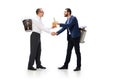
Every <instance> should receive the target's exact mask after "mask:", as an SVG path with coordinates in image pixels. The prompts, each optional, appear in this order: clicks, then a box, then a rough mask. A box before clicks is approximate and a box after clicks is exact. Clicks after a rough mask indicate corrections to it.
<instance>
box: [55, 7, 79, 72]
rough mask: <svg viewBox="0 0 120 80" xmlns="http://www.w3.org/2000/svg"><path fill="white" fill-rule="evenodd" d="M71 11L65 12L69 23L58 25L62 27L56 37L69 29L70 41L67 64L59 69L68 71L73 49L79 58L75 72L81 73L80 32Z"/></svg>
mask: <svg viewBox="0 0 120 80" xmlns="http://www.w3.org/2000/svg"><path fill="white" fill-rule="evenodd" d="M71 13H72V12H71V9H70V8H66V9H65V11H64V17H67V21H66V22H65V24H63V23H58V22H57V24H58V25H60V27H62V28H61V29H60V30H59V31H57V32H56V33H55V34H54V35H59V34H60V33H62V32H63V31H64V30H66V29H67V40H68V47H67V55H66V60H65V63H64V65H63V66H62V67H59V68H58V69H68V64H69V62H70V58H71V52H72V49H73V47H74V48H75V53H76V56H77V66H76V68H75V69H74V71H80V70H81V53H80V45H79V42H80V30H79V25H78V21H77V18H76V17H75V16H73V15H71Z"/></svg>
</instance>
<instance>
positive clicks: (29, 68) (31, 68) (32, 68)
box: [28, 67, 36, 71]
mask: <svg viewBox="0 0 120 80" xmlns="http://www.w3.org/2000/svg"><path fill="white" fill-rule="evenodd" d="M28 70H33V71H35V70H36V69H35V68H34V67H28Z"/></svg>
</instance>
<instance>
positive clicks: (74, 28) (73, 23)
mask: <svg viewBox="0 0 120 80" xmlns="http://www.w3.org/2000/svg"><path fill="white" fill-rule="evenodd" d="M60 27H62V28H61V29H60V30H59V31H57V35H59V34H60V33H62V32H63V31H64V30H66V29H67V36H69V32H68V29H69V30H70V33H71V34H70V35H71V37H72V38H77V37H80V30H79V25H78V20H77V18H76V17H74V16H71V17H70V20H69V23H68V24H67V21H66V22H65V24H62V23H60Z"/></svg>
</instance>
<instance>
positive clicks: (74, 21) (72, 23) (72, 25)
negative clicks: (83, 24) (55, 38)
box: [57, 17, 77, 35]
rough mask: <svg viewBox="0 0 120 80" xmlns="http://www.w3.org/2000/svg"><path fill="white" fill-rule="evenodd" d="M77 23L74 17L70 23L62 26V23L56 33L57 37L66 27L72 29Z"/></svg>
mask: <svg viewBox="0 0 120 80" xmlns="http://www.w3.org/2000/svg"><path fill="white" fill-rule="evenodd" d="M76 22H77V19H76V17H73V18H72V19H71V21H70V23H69V24H63V23H60V27H62V28H61V29H60V30H59V31H57V34H58V35H59V34H60V33H62V32H63V31H64V30H65V29H67V28H68V27H69V28H71V27H74V25H75V24H76Z"/></svg>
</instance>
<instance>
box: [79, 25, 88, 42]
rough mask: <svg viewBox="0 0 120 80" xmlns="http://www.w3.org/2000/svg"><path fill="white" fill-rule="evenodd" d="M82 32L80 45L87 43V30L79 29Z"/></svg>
mask: <svg viewBox="0 0 120 80" xmlns="http://www.w3.org/2000/svg"><path fill="white" fill-rule="evenodd" d="M79 30H80V33H81V34H80V43H85V41H84V39H85V36H86V32H87V30H85V27H83V28H79Z"/></svg>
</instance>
